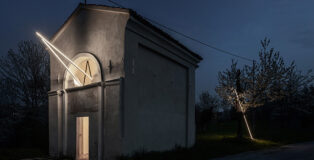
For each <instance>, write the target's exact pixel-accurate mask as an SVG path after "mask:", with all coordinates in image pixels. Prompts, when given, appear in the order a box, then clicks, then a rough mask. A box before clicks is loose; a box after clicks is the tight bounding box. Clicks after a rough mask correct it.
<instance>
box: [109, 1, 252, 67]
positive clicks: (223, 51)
mask: <svg viewBox="0 0 314 160" xmlns="http://www.w3.org/2000/svg"><path fill="white" fill-rule="evenodd" d="M108 2H110V3H112V4H114V5H117V6H119V7H121V8H125V7H124V6H122V5H121V4H119V3H117V2H114V1H112V0H108ZM142 17H143V18H144V19H146V20H147V21H149V22H151V23H154V24H156V25H159V26H161V27H163V28H165V29H167V30H169V31H171V32H174V33H176V34H178V35H181V36H183V37H185V38H187V39H190V40H192V41H194V42H197V43H200V44H202V45H204V46H206V47H209V48H211V49H214V50H216V51H219V52H221V53H224V54H228V55H230V56H233V57H237V58H240V59H243V60H246V61H250V62H252V61H254V60H253V59H251V58H247V57H244V56H240V55H238V54H235V53H232V52H229V51H227V50H224V49H221V48H218V47H215V46H213V45H210V44H207V43H205V42H203V41H200V40H198V39H196V38H193V37H191V36H188V35H186V34H184V33H181V32H179V31H176V30H174V29H172V28H170V27H168V26H166V25H163V24H160V23H158V22H156V21H154V20H152V19H150V18H147V17H144V16H142Z"/></svg>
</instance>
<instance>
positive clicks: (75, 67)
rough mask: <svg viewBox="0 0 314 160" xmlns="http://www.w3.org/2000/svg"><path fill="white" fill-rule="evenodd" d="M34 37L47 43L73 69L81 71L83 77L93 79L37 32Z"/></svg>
mask: <svg viewBox="0 0 314 160" xmlns="http://www.w3.org/2000/svg"><path fill="white" fill-rule="evenodd" d="M36 35H37V36H38V37H40V38H41V39H42V40H43V41H45V42H46V43H48V44H49V45H50V46H51V47H52V48H53V49H55V50H56V51H57V52H58V53H60V54H61V55H62V57H64V58H65V59H66V60H68V61H69V62H70V63H71V64H72V65H74V67H75V68H77V69H78V70H79V71H81V72H82V73H83V74H84V75H86V76H87V77H88V78H89V79H90V80H92V79H93V78H92V77H91V76H90V75H88V74H87V73H85V72H84V71H83V70H82V69H81V68H80V67H79V66H77V65H76V64H75V63H74V62H73V61H72V60H71V59H70V58H68V57H67V56H66V55H65V54H64V53H62V52H61V51H60V50H59V49H58V48H57V47H55V46H54V45H53V44H51V43H50V42H49V41H48V40H47V39H46V38H45V37H44V36H42V35H41V34H40V33H39V32H36Z"/></svg>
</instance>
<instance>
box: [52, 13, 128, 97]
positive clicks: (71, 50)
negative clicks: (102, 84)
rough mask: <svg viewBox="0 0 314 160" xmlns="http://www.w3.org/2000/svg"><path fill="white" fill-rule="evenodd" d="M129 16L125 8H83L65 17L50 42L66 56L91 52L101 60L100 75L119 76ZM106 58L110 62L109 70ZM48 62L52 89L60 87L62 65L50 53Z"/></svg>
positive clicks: (121, 72) (108, 78) (70, 56)
mask: <svg viewBox="0 0 314 160" xmlns="http://www.w3.org/2000/svg"><path fill="white" fill-rule="evenodd" d="M128 18H129V15H128V14H127V13H125V12H112V11H105V10H101V11H99V10H96V9H92V8H88V7H87V8H82V9H80V11H79V12H78V13H76V14H75V15H73V16H72V17H71V18H70V19H69V20H68V22H67V24H66V25H65V26H64V28H63V29H61V30H60V31H59V32H58V34H56V36H55V37H54V38H53V40H52V42H53V44H54V45H55V46H56V47H57V48H59V49H60V50H61V51H63V52H64V53H65V54H66V55H67V56H68V57H69V58H72V57H74V56H75V55H77V54H78V53H91V54H93V55H94V56H95V57H96V59H98V60H99V62H101V64H100V65H101V70H102V72H103V74H102V76H103V77H102V79H103V80H111V79H118V78H120V77H124V71H123V55H124V36H125V33H124V32H125V26H126V23H127V20H128ZM109 61H111V64H112V70H111V71H110V69H109V67H108V66H109ZM66 62H67V61H66ZM67 64H69V63H68V62H67ZM50 66H51V76H50V77H51V90H52V91H53V90H57V89H60V88H62V83H63V76H64V72H65V68H64V67H63V66H62V65H61V63H60V62H59V61H58V60H57V59H56V58H55V57H54V56H53V55H51V57H50Z"/></svg>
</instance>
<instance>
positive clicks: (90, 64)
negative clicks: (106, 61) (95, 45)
mask: <svg viewBox="0 0 314 160" xmlns="http://www.w3.org/2000/svg"><path fill="white" fill-rule="evenodd" d="M72 61H73V62H74V63H75V64H76V65H77V66H78V67H80V68H81V69H82V70H83V71H85V73H87V74H88V75H90V76H91V79H90V78H88V77H87V76H86V75H84V74H83V73H82V72H81V71H80V70H78V69H77V68H76V67H75V66H74V65H73V64H71V63H70V64H69V65H68V68H69V70H70V71H71V72H72V73H73V74H74V75H75V77H76V78H77V79H78V80H79V81H80V83H77V82H76V80H74V79H73V76H71V74H70V73H69V72H68V71H67V70H66V71H65V75H64V89H66V88H73V87H79V86H81V85H82V86H84V85H88V84H92V83H96V82H101V81H102V76H101V69H100V65H99V62H98V60H97V59H96V58H95V56H93V55H92V54H90V53H79V54H78V55H76V56H75V57H74V58H72ZM80 84H81V85H80Z"/></svg>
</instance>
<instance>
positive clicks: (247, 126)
mask: <svg viewBox="0 0 314 160" xmlns="http://www.w3.org/2000/svg"><path fill="white" fill-rule="evenodd" d="M233 91H234V92H235V94H236V97H237V101H238V103H239V106H240V108H241V112H242V115H243V119H244V122H245V125H246V128H247V130H248V132H249V135H250V138H251V140H253V139H254V138H253V135H252V133H251V129H250V126H249V123H248V122H247V119H246V116H245V114H244V109H243V107H242V105H241V102H240V99H239V96H238V92H237V91H236V90H233Z"/></svg>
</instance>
